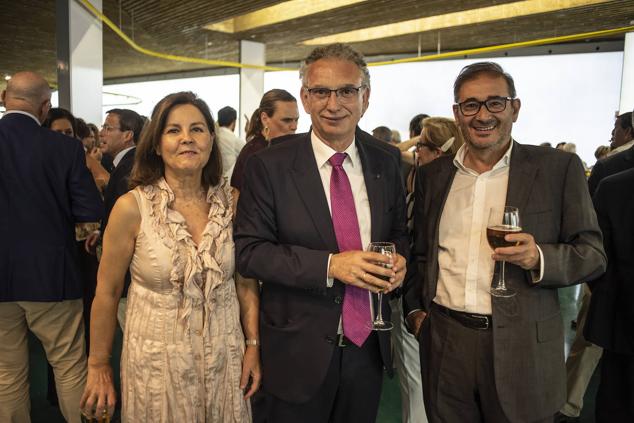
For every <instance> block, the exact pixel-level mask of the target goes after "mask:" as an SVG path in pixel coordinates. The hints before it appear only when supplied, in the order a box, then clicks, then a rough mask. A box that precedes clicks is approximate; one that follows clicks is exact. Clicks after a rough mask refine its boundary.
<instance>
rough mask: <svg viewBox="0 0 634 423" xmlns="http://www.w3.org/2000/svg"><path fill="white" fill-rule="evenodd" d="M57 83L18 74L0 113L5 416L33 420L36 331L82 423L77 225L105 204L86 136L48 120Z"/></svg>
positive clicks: (0, 360) (69, 408) (64, 397)
mask: <svg viewBox="0 0 634 423" xmlns="http://www.w3.org/2000/svg"><path fill="white" fill-rule="evenodd" d="M50 99H51V90H50V88H49V86H48V84H47V83H46V81H45V80H44V79H43V78H42V77H41V76H40V75H38V74H36V73H33V72H19V73H16V74H15V75H13V77H12V78H11V80H10V81H9V82H8V84H7V89H6V90H5V91H4V92H3V93H2V101H3V102H4V104H5V107H6V109H7V112H6V113H5V115H4V117H3V118H2V119H1V120H0V421H2V422H29V421H30V408H31V407H30V399H29V364H28V361H29V352H28V343H27V331H29V330H30V331H31V332H32V333H33V334H34V335H35V336H36V337H37V338H38V339H39V340H40V341H41V342H42V346H43V347H44V350H45V351H46V357H47V359H48V361H49V363H50V364H51V366H52V367H53V370H54V373H55V382H56V384H57V393H58V396H59V405H60V409H61V411H62V414H63V415H64V418H65V419H66V420H67V421H68V422H71V423H79V422H80V412H79V406H78V404H79V400H80V398H81V394H82V392H83V390H84V385H85V383H86V353H85V344H84V323H83V303H82V296H83V281H82V278H81V274H80V270H79V262H78V254H77V246H76V244H75V223H80V222H95V221H99V220H100V219H101V218H102V216H103V204H102V202H101V198H100V196H99V191H98V190H97V187H96V185H95V182H94V180H93V178H92V176H91V175H90V172H89V171H88V168H87V167H86V159H85V153H84V148H83V146H82V144H81V142H80V141H79V140H75V139H70V138H68V137H66V136H64V135H61V134H58V133H56V132H53V131H50V130H48V129H45V128H42V127H41V126H40V124H41V122H43V121H44V119H45V118H46V115H47V113H48V110H49V108H50V107H51V102H50Z"/></svg>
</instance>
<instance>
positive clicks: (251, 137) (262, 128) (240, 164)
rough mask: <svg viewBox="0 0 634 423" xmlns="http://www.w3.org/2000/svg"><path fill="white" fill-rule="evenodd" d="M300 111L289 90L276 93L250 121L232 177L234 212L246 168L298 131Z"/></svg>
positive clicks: (265, 99)
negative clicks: (259, 154) (279, 139)
mask: <svg viewBox="0 0 634 423" xmlns="http://www.w3.org/2000/svg"><path fill="white" fill-rule="evenodd" d="M298 120H299V110H298V109H297V99H296V98H295V97H293V95H292V94H291V93H289V92H288V91H286V90H281V89H277V88H275V89H272V90H270V91H267V92H265V93H264V95H263V96H262V100H260V105H259V106H258V108H257V109H255V111H254V112H253V114H252V115H251V119H249V128H248V129H247V136H246V138H247V144H246V145H245V146H244V148H242V151H240V154H239V155H238V158H237V159H236V164H235V166H234V168H233V173H232V174H231V188H232V192H233V204H234V211H235V205H236V204H238V197H239V196H240V190H241V189H242V180H243V175H244V166H245V164H246V162H247V160H248V159H249V157H251V156H252V155H254V154H255V153H257V152H258V151H260V150H263V149H264V148H266V147H268V146H269V145H270V143H271V140H272V139H273V138H277V137H281V136H283V135H289V134H294V133H295V131H297V121H298Z"/></svg>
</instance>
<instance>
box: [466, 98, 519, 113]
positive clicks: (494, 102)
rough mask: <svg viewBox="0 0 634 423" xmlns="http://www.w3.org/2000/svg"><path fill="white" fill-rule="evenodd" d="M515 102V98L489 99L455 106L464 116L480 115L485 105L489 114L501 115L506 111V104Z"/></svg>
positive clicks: (469, 101) (468, 101)
mask: <svg viewBox="0 0 634 423" xmlns="http://www.w3.org/2000/svg"><path fill="white" fill-rule="evenodd" d="M513 100H514V98H513V97H489V98H487V99H486V100H484V101H478V100H466V101H463V102H462V103H457V104H454V106H458V108H459V109H460V113H462V114H463V115H464V116H473V115H477V114H478V112H479V111H480V108H481V107H482V105H483V104H484V107H486V108H487V110H488V111H489V112H491V113H500V112H503V111H504V110H506V102H507V101H513Z"/></svg>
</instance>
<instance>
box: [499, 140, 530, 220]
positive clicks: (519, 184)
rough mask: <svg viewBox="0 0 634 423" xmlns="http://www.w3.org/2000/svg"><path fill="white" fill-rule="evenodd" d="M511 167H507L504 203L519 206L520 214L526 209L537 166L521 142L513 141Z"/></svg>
mask: <svg viewBox="0 0 634 423" xmlns="http://www.w3.org/2000/svg"><path fill="white" fill-rule="evenodd" d="M510 166H511V168H510V169H509V182H508V188H507V190H506V205H507V206H514V207H517V208H519V210H520V216H521V215H522V211H523V210H526V206H527V205H528V197H529V195H530V193H531V189H532V187H533V184H532V181H534V180H535V176H536V174H537V167H536V166H535V165H534V163H533V160H532V158H531V156H530V154H528V152H527V151H526V150H525V149H524V147H522V145H521V144H518V143H517V142H515V141H513V151H512V152H511V165H510Z"/></svg>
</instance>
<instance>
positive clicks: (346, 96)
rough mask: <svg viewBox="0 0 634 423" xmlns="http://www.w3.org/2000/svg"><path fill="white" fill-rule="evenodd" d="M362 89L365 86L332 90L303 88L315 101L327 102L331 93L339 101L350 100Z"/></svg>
mask: <svg viewBox="0 0 634 423" xmlns="http://www.w3.org/2000/svg"><path fill="white" fill-rule="evenodd" d="M364 87H365V85H359V86H358V87H341V88H336V89H334V90H331V89H330V88H324V87H316V88H308V87H304V88H305V89H306V91H308V94H310V96H311V97H313V98H314V99H315V100H327V99H329V98H330V95H331V94H332V93H335V95H336V96H337V97H338V98H339V99H341V100H352V99H353V98H355V97H356V96H357V94H359V90H360V89H362V88H364Z"/></svg>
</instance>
